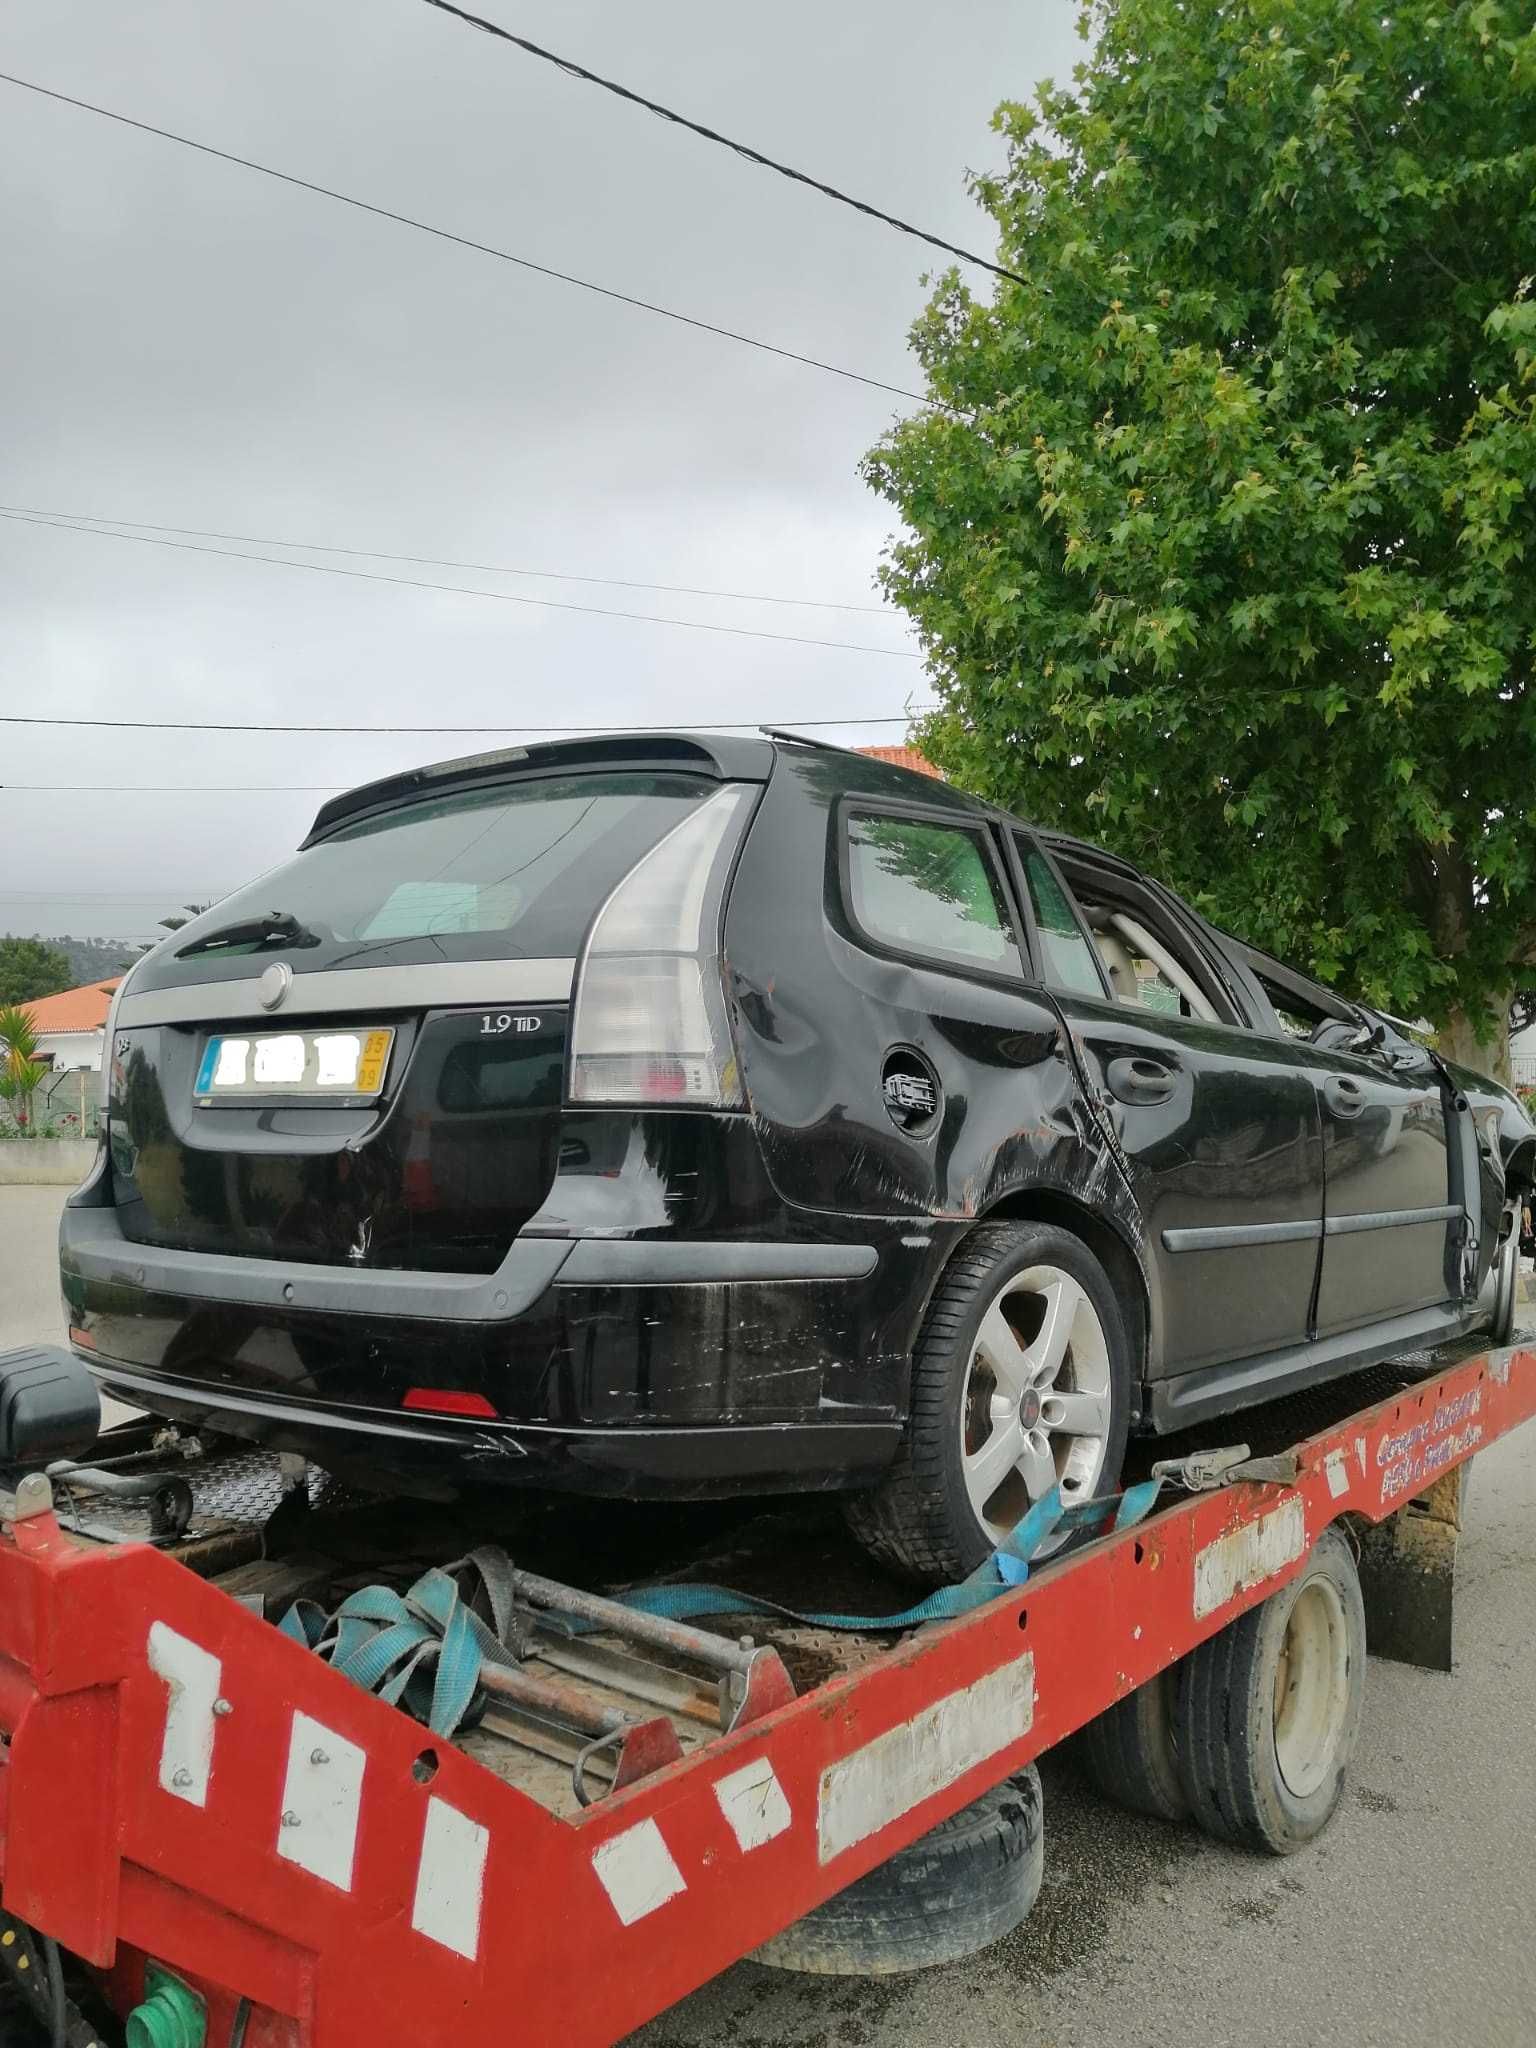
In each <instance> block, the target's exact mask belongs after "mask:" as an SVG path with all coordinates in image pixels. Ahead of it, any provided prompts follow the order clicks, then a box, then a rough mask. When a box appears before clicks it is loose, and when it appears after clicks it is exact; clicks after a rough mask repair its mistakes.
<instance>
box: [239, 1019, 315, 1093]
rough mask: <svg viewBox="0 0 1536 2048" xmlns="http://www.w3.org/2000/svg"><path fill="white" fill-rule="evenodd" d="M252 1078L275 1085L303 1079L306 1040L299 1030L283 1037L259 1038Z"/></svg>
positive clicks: (278, 1085)
mask: <svg viewBox="0 0 1536 2048" xmlns="http://www.w3.org/2000/svg"><path fill="white" fill-rule="evenodd" d="M251 1078H252V1080H253V1081H256V1082H266V1083H267V1084H268V1085H269V1086H275V1087H280V1086H281V1085H282V1083H283V1082H284V1081H302V1080H303V1078H304V1041H303V1039H302V1038H300V1037H299V1036H298V1034H297V1032H290V1033H289V1034H288V1035H287V1036H286V1037H283V1038H258V1039H257V1041H256V1058H255V1061H254V1063H253V1070H252V1074H251Z"/></svg>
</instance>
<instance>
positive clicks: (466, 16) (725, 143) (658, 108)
mask: <svg viewBox="0 0 1536 2048" xmlns="http://www.w3.org/2000/svg"><path fill="white" fill-rule="evenodd" d="M427 5H428V6H429V7H435V8H436V9H437V11H438V12H439V13H440V14H451V15H452V16H453V17H454V19H455V20H457V21H462V22H463V23H465V25H466V26H467V27H469V28H478V29H481V30H483V31H484V33H485V34H486V35H488V36H495V37H496V38H497V40H498V41H499V42H503V43H513V44H515V45H516V47H517V48H518V49H519V50H525V51H526V52H527V53H528V55H529V56H530V57H539V58H542V59H543V61H544V62H545V63H546V64H553V65H554V66H555V67H556V69H557V70H560V71H563V72H565V73H566V75H567V76H568V77H570V78H579V79H581V80H582V81H583V83H584V84H587V85H598V86H601V87H602V89H603V91H604V92H611V93H613V94H615V95H616V96H617V97H618V98H619V99H621V100H628V101H629V103H630V105H631V106H635V107H644V108H645V110H646V112H647V113H648V114H656V115H658V116H659V117H660V119H662V120H663V121H670V122H671V123H672V124H673V126H674V127H677V128H686V129H687V130H688V131H689V133H690V134H692V135H700V136H702V137H703V138H704V140H705V141H706V142H717V143H719V144H720V145H721V147H722V148H724V149H729V150H734V151H735V153H736V155H737V156H739V157H745V158H746V160H747V162H748V163H749V164H758V165H760V166H761V168H762V169H763V170H765V171H777V172H778V174H779V176H780V177H781V178H790V179H793V181H794V182H795V184H797V185H807V186H809V187H810V189H811V190H812V191H813V192H820V193H821V194H822V196H823V197H824V198H827V199H835V200H836V201H837V203H838V205H839V206H851V207H852V208H853V209H854V211H855V212H856V213H862V214H866V215H868V217H869V218H870V219H871V220H878V221H883V222H884V223H885V225H886V226H887V227H888V228H895V229H897V230H898V231H899V232H900V233H901V234H903V235H913V236H915V237H916V239H917V240H918V241H919V242H927V243H928V245H929V246H930V247H931V248H934V249H943V250H944V251H945V252H946V253H947V254H948V255H950V256H958V257H960V258H961V259H962V261H964V262H966V263H974V264H976V265H977V266H978V267H979V268H980V269H982V270H990V271H991V272H992V275H993V276H994V277H1006V278H1007V279H1008V280H1009V281H1010V282H1011V283H1013V284H1025V285H1027V284H1028V283H1029V279H1028V278H1027V277H1021V276H1020V274H1019V273H1018V271H1016V270H1007V269H1005V268H1004V267H1003V265H1002V264H1001V263H993V262H992V261H991V259H990V258H989V257H986V256H977V255H976V254H974V253H973V251H971V250H970V249H962V248H961V247H960V246H959V244H958V243H956V242H946V241H945V240H944V237H943V236H942V235H930V234H929V233H928V232H927V230H926V229H925V228H918V227H914V226H913V225H912V223H911V222H910V221H907V220H901V219H899V218H898V217H897V215H895V214H894V213H886V212H885V211H884V210H883V209H882V208H880V207H878V206H871V205H870V204H869V203H868V202H867V201H866V200H863V199H855V198H853V197H852V196H851V194H849V193H847V192H840V191H839V190H838V188H837V187H836V186H835V185H828V184H825V183H823V181H822V180H821V179H820V178H813V177H811V176H810V175H809V173H808V172H805V171H797V170H795V168H794V167H793V166H792V165H791V164H783V163H780V162H779V160H778V159H777V157H771V156H764V155H763V153H762V151H761V150H760V149H753V148H751V147H750V146H749V145H748V144H747V143H745V142H736V141H733V140H732V138H731V137H730V136H729V135H722V134H720V132H719V131H718V129H715V128H706V127H705V126H704V124H703V123H702V122H701V121H690V120H689V118H688V116H687V115H686V114H679V113H677V112H676V111H675V110H674V109H673V108H671V107H664V106H662V105H661V103H660V102H659V101H658V100H648V99H647V98H646V97H645V95H644V93H638V92H633V91H631V89H630V88H629V87H628V86H627V85H620V84H618V82H617V81H616V80H614V79H612V78H604V77H603V75H602V74H601V72H597V71H589V70H588V69H587V67H586V66H585V65H584V64H577V63H575V62H573V60H572V59H571V58H569V57H557V56H556V55H555V53H554V51H553V50H546V49H544V48H543V47H542V45H540V44H538V43H532V42H530V41H529V40H528V38H527V37H526V36H519V35H514V34H513V33H512V31H511V29H508V28H502V27H501V25H500V24H499V23H498V22H494V21H487V20H486V19H485V17H484V15H481V14H470V13H469V12H468V11H467V10H466V9H465V8H462V7H455V6H454V5H453V4H452V0H427Z"/></svg>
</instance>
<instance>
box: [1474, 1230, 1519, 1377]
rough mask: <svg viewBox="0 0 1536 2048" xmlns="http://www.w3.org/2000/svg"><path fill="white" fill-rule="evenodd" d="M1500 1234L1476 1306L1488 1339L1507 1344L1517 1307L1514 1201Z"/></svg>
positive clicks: (1517, 1262)
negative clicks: (1483, 1321)
mask: <svg viewBox="0 0 1536 2048" xmlns="http://www.w3.org/2000/svg"><path fill="white" fill-rule="evenodd" d="M1503 1220H1504V1225H1505V1229H1504V1235H1503V1237H1502V1238H1501V1239H1500V1240H1499V1247H1498V1250H1497V1251H1496V1252H1495V1253H1494V1255H1493V1263H1492V1264H1491V1265H1490V1266H1489V1268H1488V1277H1487V1279H1486V1280H1485V1281H1484V1282H1483V1292H1482V1298H1481V1300H1480V1301H1479V1303H1478V1306H1479V1307H1480V1308H1481V1309H1482V1311H1483V1313H1484V1315H1485V1316H1486V1318H1487V1328H1488V1340H1489V1342H1490V1343H1492V1344H1499V1345H1502V1344H1508V1343H1509V1342H1510V1341H1511V1340H1512V1339H1513V1337H1514V1334H1515V1319H1516V1315H1517V1313H1518V1310H1519V1307H1520V1209H1519V1205H1518V1203H1517V1204H1514V1205H1512V1206H1511V1208H1510V1209H1509V1210H1508V1211H1506V1213H1505V1216H1504V1219H1503Z"/></svg>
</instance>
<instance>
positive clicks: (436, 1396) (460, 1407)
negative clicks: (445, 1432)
mask: <svg viewBox="0 0 1536 2048" xmlns="http://www.w3.org/2000/svg"><path fill="white" fill-rule="evenodd" d="M400 1406H401V1407H402V1408H412V1409H416V1410H418V1411H419V1412H420V1413H422V1414H424V1415H472V1416H474V1417H475V1418H476V1419H477V1420H479V1419H484V1420H487V1421H492V1422H494V1421H495V1419H496V1410H495V1408H494V1407H493V1406H492V1404H491V1403H490V1402H489V1401H488V1400H487V1399H486V1397H485V1396H484V1394H473V1393H470V1392H469V1391H468V1389H467V1388H460V1387H408V1388H407V1389H406V1394H405V1399H404V1400H403V1401H402V1402H401V1403H400Z"/></svg>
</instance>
